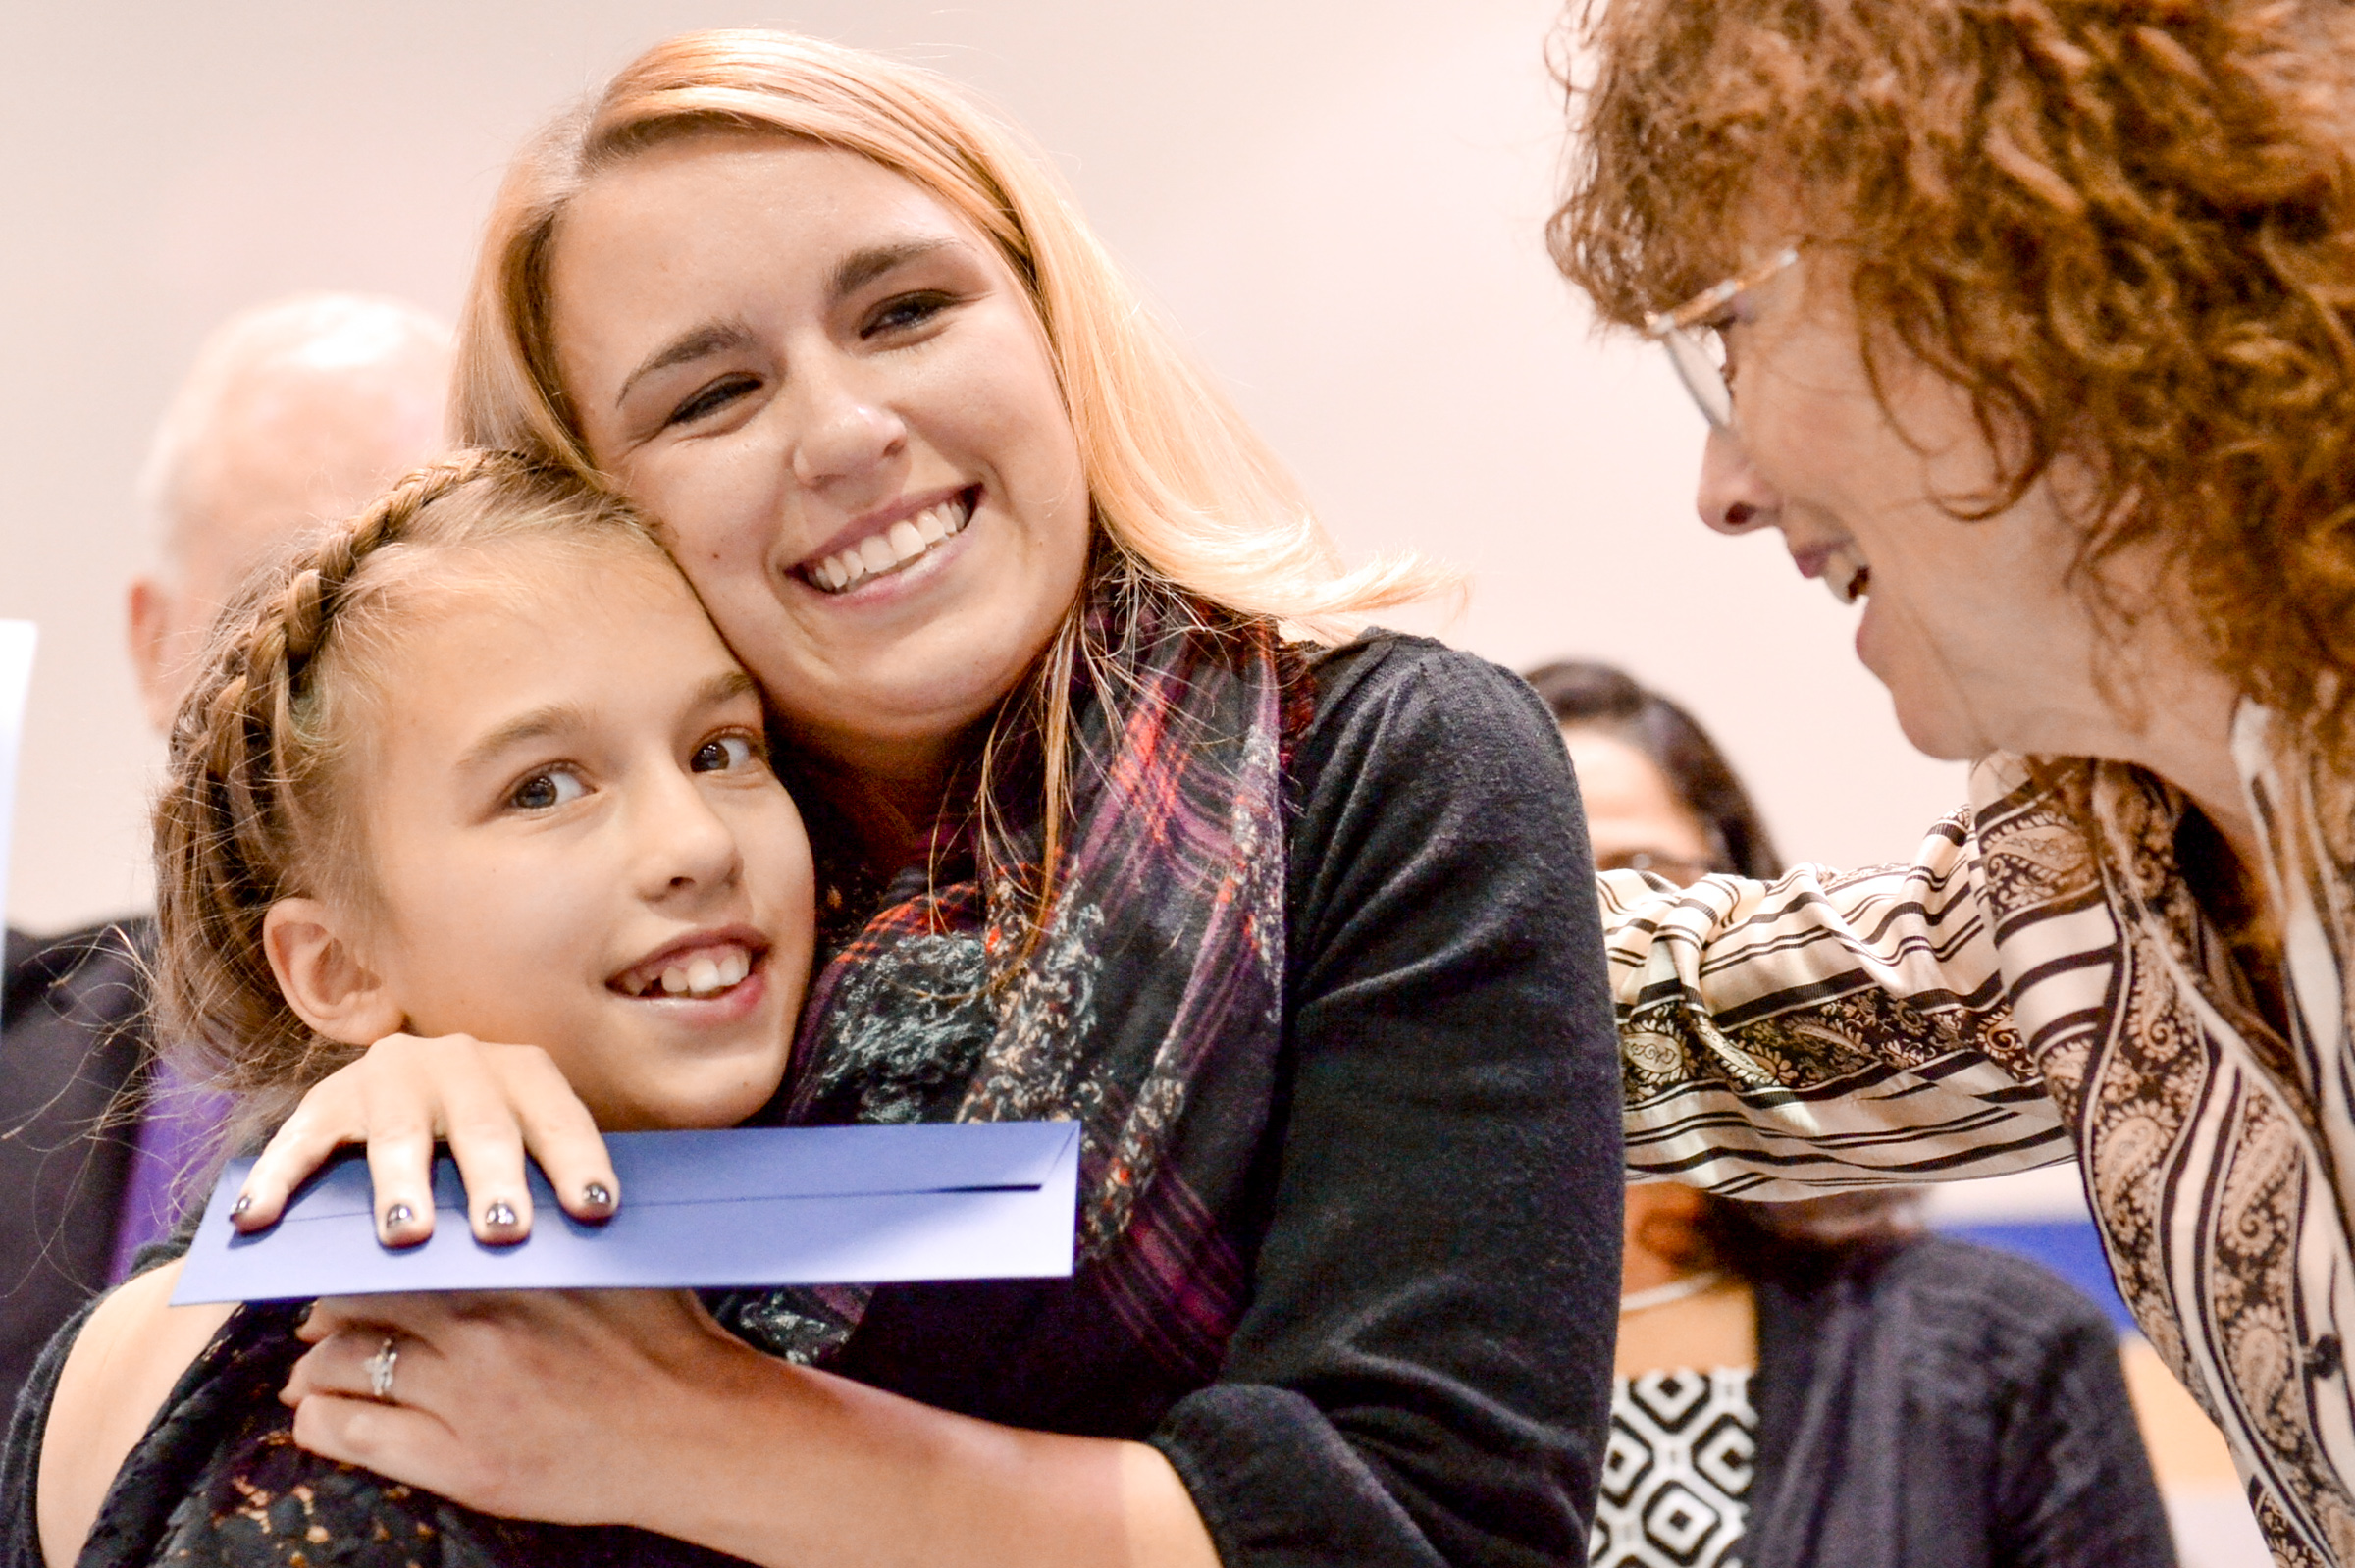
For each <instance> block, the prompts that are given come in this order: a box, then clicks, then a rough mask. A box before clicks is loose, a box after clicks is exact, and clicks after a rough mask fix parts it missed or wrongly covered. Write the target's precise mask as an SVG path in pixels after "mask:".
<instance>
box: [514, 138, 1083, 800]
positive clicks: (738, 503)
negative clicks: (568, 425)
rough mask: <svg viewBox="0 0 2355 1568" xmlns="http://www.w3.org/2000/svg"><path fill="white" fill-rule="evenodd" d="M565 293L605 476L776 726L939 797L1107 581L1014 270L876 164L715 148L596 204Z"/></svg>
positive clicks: (787, 146)
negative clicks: (656, 529) (959, 754)
mask: <svg viewBox="0 0 2355 1568" xmlns="http://www.w3.org/2000/svg"><path fill="white" fill-rule="evenodd" d="M549 287H550V298H551V310H552V323H551V325H552V336H553V339H554V344H555V352H556V359H557V363H558V370H559V373H560V375H561V377H562V380H563V384H564V390H565V392H566V394H567V396H568V397H569V399H570V401H571V403H572V406H573V408H574V410H575V414H576V417H577V419H578V421H579V424H580V428H581V431H582V434H583V436H584V438H585V440H586V442H587V444H588V447H589V451H590V455H591V456H592V458H593V459H594V460H595V461H596V462H597V463H598V464H599V466H600V467H602V469H603V470H604V471H605V472H607V473H608V474H611V475H612V476H613V477H614V478H615V479H616V480H618V481H619V483H620V484H621V485H622V487H623V488H624V489H625V490H626V491H627V492H628V493H629V494H630V496H631V497H633V498H634V499H636V500H637V501H638V502H639V503H640V504H642V505H644V506H645V507H647V508H648V509H649V510H650V511H651V512H652V513H654V516H656V517H657V518H659V519H660V521H661V523H662V525H663V527H664V528H665V530H666V531H667V537H668V539H669V542H670V545H671V548H672V551H673V553H674V554H675V555H676V557H677V559H678V562H679V564H680V566H681V567H682V568H684V569H685V571H686V573H687V576H688V578H689V579H690V580H691V581H692V582H693V583H694V584H695V587H696V590H697V592H698V593H699V594H700V595H701V596H702V598H703V601H704V602H705V604H706V605H707V606H708V607H709V609H710V612H711V616H712V618H713V620H714V621H716V622H717V624H718V626H719V628H720V630H721V632H722V633H723V634H724V635H725V636H726V637H727V639H728V641H729V643H730V644H731V645H732V646H733V648H734V649H735V651H736V653H737V654H738V656H740V657H741V658H742V659H743V660H744V661H745V663H746V665H747V667H749V668H750V669H751V670H752V671H753V673H754V674H755V675H756V676H757V677H758V678H759V681H760V683H761V685H762V687H763V688H764V689H765V691H766V693H767V696H768V699H769V702H770V704H771V706H772V707H773V709H774V710H775V712H776V713H777V715H778V717H779V718H780V719H781V720H782V721H783V722H784V723H785V725H786V726H787V728H788V729H789V730H791V731H792V732H793V733H794V734H795V735H796V736H797V738H799V739H800V740H801V741H802V742H803V743H804V744H805V745H807V746H810V747H813V748H815V749H816V750H817V751H819V752H820V753H821V754H823V755H824V756H826V757H828V758H831V759H832V760H834V761H835V762H836V763H838V764H840V765H845V766H848V767H850V768H852V769H854V770H856V771H859V772H862V773H868V774H872V775H877V776H880V777H893V776H918V777H920V776H923V775H925V774H927V773H932V772H936V771H937V769H938V766H939V764H940V760H941V758H943V757H944V756H945V755H946V752H947V748H949V747H950V746H951V745H953V743H954V742H955V739H956V737H957V736H958V735H959V734H960V732H962V731H964V730H965V729H966V728H967V727H968V725H970V724H971V723H972V722H973V721H974V720H975V719H977V718H979V717H981V716H982V715H984V714H986V713H987V712H988V711H989V710H990V709H991V707H992V706H994V705H995V704H996V703H997V701H998V700H999V699H1000V698H1001V697H1003V696H1004V695H1005V694H1006V693H1007V692H1008V691H1010V690H1011V689H1012V688H1013V687H1014V686H1015V684H1016V683H1017V682H1018V681H1019V680H1020V679H1021V675H1022V673H1023V671H1024V670H1025V669H1026V668H1028V667H1029V665H1030V663H1031V662H1032V660H1033V659H1035V658H1036V656H1037V655H1038V653H1039V652H1040V651H1041V650H1042V649H1043V648H1044V647H1045V646H1046V644H1047V642H1048V641H1049V639H1050V638H1051V637H1052V636H1053V634H1054V630H1055V628H1056V626H1057V624H1058V623H1059V622H1060V621H1061V619H1062V618H1063V616H1064V614H1065V613H1066V612H1067V611H1068V610H1069V608H1070V607H1071V605H1072V603H1073V601H1074V599H1075V598H1076V597H1077V595H1078V592H1079V588H1080V583H1081V579H1082V577H1083V575H1084V571H1085V567H1086V561H1087V554H1088V545H1089V503H1088V495H1087V485H1086V480H1085V476H1084V474H1083V472H1082V469H1081V464H1080V459H1079V450H1078V444H1077V441H1076V439H1075V437H1074V436H1073V431H1072V425H1071V419H1070V416H1069V414H1068V412H1067V410H1066V408H1065V406H1064V401H1063V396H1062V392H1061V391H1060V388H1059V386H1058V383H1057V378H1056V373H1055V368H1054V364H1053V361H1052V358H1051V356H1050V352H1049V348H1048V344H1047V340H1046V336H1045V333H1044V331H1043V329H1042V328H1041V326H1040V324H1039V321H1038V317H1037V314H1036V312H1035V311H1034V310H1033V309H1032V307H1031V304H1030V300H1029V296H1028V294H1027V292H1026V291H1025V289H1024V287H1023V286H1022V284H1021V280H1019V279H1018V278H1017V277H1016V276H1015V274H1014V273H1013V271H1012V270H1011V269H1010V268H1009V267H1008V266H1007V264H1006V262H1005V260H1004V258H1003V257H1002V256H1001V255H1000V253H999V251H998V249H997V247H996V246H995V245H994V244H993V243H991V242H990V241H989V240H988V239H987V238H986V237H985V236H984V235H981V234H980V233H979V232H978V231H977V230H976V229H975V228H974V227H973V226H972V225H970V224H969V223H968V222H967V221H965V220H964V219H963V218H962V217H960V216H958V215H957V214H956V213H954V212H952V211H951V210H950V209H949V208H948V207H947V206H945V205H944V204H943V203H942V202H940V201H939V200H938V199H936V198H935V197H934V196H932V195H931V194H930V193H929V192H927V191H925V190H924V189H922V188H921V187H920V186H918V185H916V184H915V183H912V182H910V181H908V180H906V179H903V178H902V177H900V176H899V175H896V174H893V173H892V172H890V171H889V170H887V169H885V168H883V167H882V166H881V165H879V164H876V163H874V162H872V161H870V160H868V159H865V158H862V157H859V156H857V155H855V154H852V153H847V152H840V151H836V150H833V149H830V148H823V147H819V146H816V145H813V144H811V143H808V142H803V141H796V140H791V139H787V138H784V137H771V136H756V135H750V134H732V133H724V132H714V133H710V134H706V135H698V136H694V137H690V138H687V139H683V140H680V141H675V142H671V143H667V144H665V145H662V146H658V147H655V148H653V149H650V150H648V151H646V152H644V153H641V154H639V155H637V156H635V157H633V158H631V159H629V160H628V161H626V162H624V163H622V164H621V165H619V166H618V167H616V168H613V169H611V170H608V171H606V172H603V173H602V174H600V175H598V176H597V177H596V178H595V179H593V180H592V181H591V183H589V185H588V186H587V188H586V189H584V190H583V191H581V192H580V194H579V195H578V196H577V197H575V198H574V200H573V201H572V203H571V204H570V205H569V206H568V207H567V208H566V209H565V212H564V216H563V218H562V219H561V221H560V224H559V227H558V230H557V233H556V235H555V239H554V243H553V254H552V259H551V265H550V281H549Z"/></svg>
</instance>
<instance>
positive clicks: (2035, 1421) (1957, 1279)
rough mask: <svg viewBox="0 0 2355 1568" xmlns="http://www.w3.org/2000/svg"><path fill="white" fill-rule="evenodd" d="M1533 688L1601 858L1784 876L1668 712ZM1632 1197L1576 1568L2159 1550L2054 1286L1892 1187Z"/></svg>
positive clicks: (1960, 1560)
mask: <svg viewBox="0 0 2355 1568" xmlns="http://www.w3.org/2000/svg"><path fill="white" fill-rule="evenodd" d="M1528 680H1529V682H1530V684H1531V685H1532V686H1534V687H1536V688H1537V691H1538V695H1539V696H1541V697H1543V698H1544V700H1545V702H1546V705H1547V706H1550V707H1551V708H1552V709H1553V713H1554V717H1555V719H1556V720H1557V721H1558V722H1559V723H1560V724H1561V727H1562V739H1563V742H1564V743H1565V744H1566V745H1567V746H1568V747H1569V749H1570V757H1571V761H1572V764H1573V766H1574V767H1575V769H1576V772H1577V775H1578V780H1579V792H1580V795H1581V797H1582V799H1583V800H1584V801H1585V803H1586V810H1587V828H1588V832H1589V834H1590V835H1591V837H1592V839H1593V842H1594V847H1595V862H1596V865H1597V866H1598V867H1601V868H1604V869H1623V868H1632V869H1637V870H1645V871H1649V872H1651V873H1652V874H1653V875H1655V876H1660V877H1664V878H1666V879H1667V880H1668V881H1670V882H1673V883H1676V884H1678V885H1679V886H1685V885H1689V884H1691V883H1693V882H1696V881H1698V880H1700V879H1701V877H1702V876H1704V875H1706V874H1708V873H1710V872H1715V871H1730V872H1738V873H1739V874H1741V875H1744V876H1749V877H1754V878H1757V879H1758V880H1760V881H1772V880H1774V879H1775V878H1777V877H1779V876H1780V875H1781V874H1782V864H1781V862H1780V861H1779V860H1778V859H1777V857H1776V855H1775V851H1774V846H1773V844H1772V842H1771V841H1770V839H1769V838H1768V836H1767V832H1766V827H1765V823H1764V821H1763V820H1762V819H1761V818H1760V816H1759V814H1758V811H1757V809H1756V808H1755V807H1754V806H1753V804H1752V802H1751V798H1750V793H1749V791H1748V790H1747V789H1745V788H1744V786H1743V784H1742V781H1741V779H1740V778H1739V777H1738V776H1736V774H1735V773H1734V771H1733V769H1732V767H1731V766H1730V765H1729V764H1728V763H1727V761H1726V759H1725V757H1724V755H1723V754H1722V753H1721V752H1720V751H1719V750H1718V749H1717V746H1716V744H1715V742H1713V741H1712V740H1711V739H1710V737H1709V736H1708V734H1707V733H1706V732H1705V731H1703V730H1702V729H1701V726H1700V725H1699V724H1698V723H1696V722H1695V721H1694V719H1693V718H1692V716H1691V715H1689V714H1688V713H1686V712H1685V711H1684V709H1683V708H1681V707H1679V706H1677V705H1676V704H1674V703H1672V702H1670V701H1669V700H1668V699H1666V698H1664V697H1662V696H1660V695H1659V694H1658V693H1656V692H1652V691H1649V690H1648V689H1647V688H1645V687H1644V686H1642V685H1640V684H1638V683H1637V682H1636V681H1635V680H1634V679H1633V678H1631V677H1630V676H1628V675H1627V674H1625V673H1624V672H1623V671H1620V670H1618V669H1614V668H1612V667H1610V666H1608V665H1603V664H1594V663H1584V662H1563V663H1555V664H1547V665H1545V666H1544V667H1543V668H1541V669H1536V670H1532V671H1530V673H1529V675H1528ZM1627 1198H1628V1202H1627V1253H1626V1273H1625V1276H1624V1287H1625V1294H1624V1295H1623V1296H1622V1297H1621V1299H1620V1306H1619V1345H1618V1353H1617V1357H1616V1366H1615V1369H1614V1370H1615V1372H1616V1379H1615V1382H1614V1386H1613V1393H1612V1408H1611V1446H1610V1450H1609V1454H1608V1457H1607V1458H1606V1460H1605V1463H1604V1467H1603V1478H1602V1495H1601V1498H1600V1500H1599V1502H1598V1503H1597V1505H1596V1521H1595V1532H1594V1537H1593V1543H1592V1550H1591V1561H1592V1563H1593V1564H1594V1565H1595V1568H1654V1565H1661V1568H1664V1565H1667V1564H1671V1563H1673V1564H1677V1565H1679V1568H1715V1565H1717V1564H1721V1563H1733V1562H1737V1561H1738V1562H1740V1563H1742V1564H1744V1565H1745V1568H1818V1565H1820V1568H1834V1565H1837V1568H1876V1565H1888V1568H1896V1565H1899V1564H1904V1565H1907V1568H1966V1565H1968V1568H1977V1565H1993V1564H1998V1563H2002V1564H2030V1563H2034V1564H2081V1565H2088V1568H2089V1565H2092V1564H2104V1565H2124V1564H2152V1565H2162V1564H2169V1563H2172V1562H2173V1561H2174V1560H2175V1559H2174V1552H2173V1549H2172V1545H2171V1543H2170V1541H2169V1535H2168V1525H2167V1517H2166V1514H2165V1512H2164V1511H2163V1508H2162V1506H2161V1502H2160V1497H2159V1492H2158V1489H2157V1486H2156V1484H2155V1483H2154V1481H2153V1479H2152V1475H2151V1466H2150V1460H2149V1459H2148V1457H2147V1456H2146V1455H2145V1454H2144V1451H2143V1445H2142V1439H2141V1437H2140V1436H2139V1434H2138V1433H2137V1430H2136V1427H2135V1420H2134V1411H2133V1409H2132V1407H2131V1405H2130V1404H2129V1402H2128V1400H2127V1393H2126V1385H2125V1380H2124V1376H2123V1373H2122V1370H2121V1368H2120V1366H2119V1354H2118V1345H2117V1341H2116V1338H2115V1336H2114V1334H2113V1333H2112V1331H2111V1328H2110V1325H2109V1322H2108V1320H2107V1319H2106V1318H2105V1317H2104V1315H2103V1314H2102V1312H2101V1310H2100V1309H2099V1308H2098V1307H2096V1306H2095V1305H2094V1304H2093V1303H2092V1302H2091V1301H2088V1300H2087V1299H2086V1298H2085V1297H2084V1296H2083V1295H2082V1294H2080V1293H2079V1292H2078V1291H2076V1290H2075V1289H2073V1288H2071V1287H2070V1286H2069V1285H2068V1284H2067V1283H2065V1282H2064V1281H2061V1280H2060V1279H2059V1278H2057V1277H2055V1276H2054V1275H2052V1274H2050V1273H2048V1272H2047V1271H2046V1270H2044V1269H2042V1268H2040V1267H2039V1266H2037V1265H2036V1264H2034V1263H2030V1262H2028V1261H2027V1260H2025V1259H2021V1258H2015V1257H2013V1256H2011V1255H2009V1254H2006V1253H2001V1252H1996V1251H1992V1250H1990V1249H1988V1248H1985V1247H1979V1246H1973V1245H1971V1244H1969V1243H1966V1242H1961V1241H1953V1240H1947V1239H1943V1238H1938V1237H1933V1236H1929V1235H1926V1234H1924V1233H1923V1232H1922V1230H1921V1228H1920V1226H1919V1224H1918V1221H1917V1218H1916V1210H1917V1201H1916V1197H1915V1194H1914V1193H1913V1192H1912V1191H1911V1190H1910V1189H1907V1188H1902V1187H1883V1188H1877V1189H1868V1190H1860V1191H1853V1192H1842V1193H1834V1194H1831V1195H1828V1196H1825V1197H1820V1198H1813V1199H1803V1200H1800V1201H1797V1202H1789V1203H1745V1202H1741V1201H1738V1200H1735V1199H1732V1198H1727V1197H1723V1196H1720V1195H1718V1194H1715V1193H1708V1192H1702V1191H1700V1190H1697V1189H1695V1188H1693V1187H1690V1186H1684V1185H1681V1184H1677V1183H1673V1182H1648V1183H1643V1184H1640V1185H1636V1186H1632V1187H1630V1188H1629V1189H1628V1194H1627Z"/></svg>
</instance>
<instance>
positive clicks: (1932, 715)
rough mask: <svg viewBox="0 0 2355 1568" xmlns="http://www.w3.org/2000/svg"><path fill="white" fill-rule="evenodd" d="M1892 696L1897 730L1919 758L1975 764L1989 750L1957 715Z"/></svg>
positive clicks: (1929, 705) (1932, 706) (1941, 708)
mask: <svg viewBox="0 0 2355 1568" xmlns="http://www.w3.org/2000/svg"><path fill="white" fill-rule="evenodd" d="M1892 695H1893V702H1894V706H1895V707H1896V709H1897V727H1898V728H1899V729H1901V730H1903V731H1905V735H1906V739H1907V740H1908V741H1910V742H1911V743H1912V745H1913V750H1915V751H1917V752H1919V753H1920V754H1921V755H1922V756H1924V757H1934V758H1938V760H1940V761H1941V762H1975V761H1977V760H1978V759H1979V758H1982V757H1985V756H1986V755H1987V753H1988V752H1989V751H1990V750H1992V748H1990V747H1988V746H1987V745H1985V744H1984V743H1983V742H1981V741H1980V740H1979V738H1978V736H1977V735H1976V734H1975V733H1974V732H1973V731H1972V728H1971V726H1970V725H1968V724H1966V723H1964V722H1962V719H1961V717H1960V716H1959V715H1957V714H1955V713H1952V712H1949V711H1948V710H1946V709H1945V708H1943V707H1941V706H1936V705H1933V704H1921V705H1914V704H1909V703H1908V702H1906V700H1905V699H1904V698H1903V697H1896V696H1895V695H1894V694H1892Z"/></svg>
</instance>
